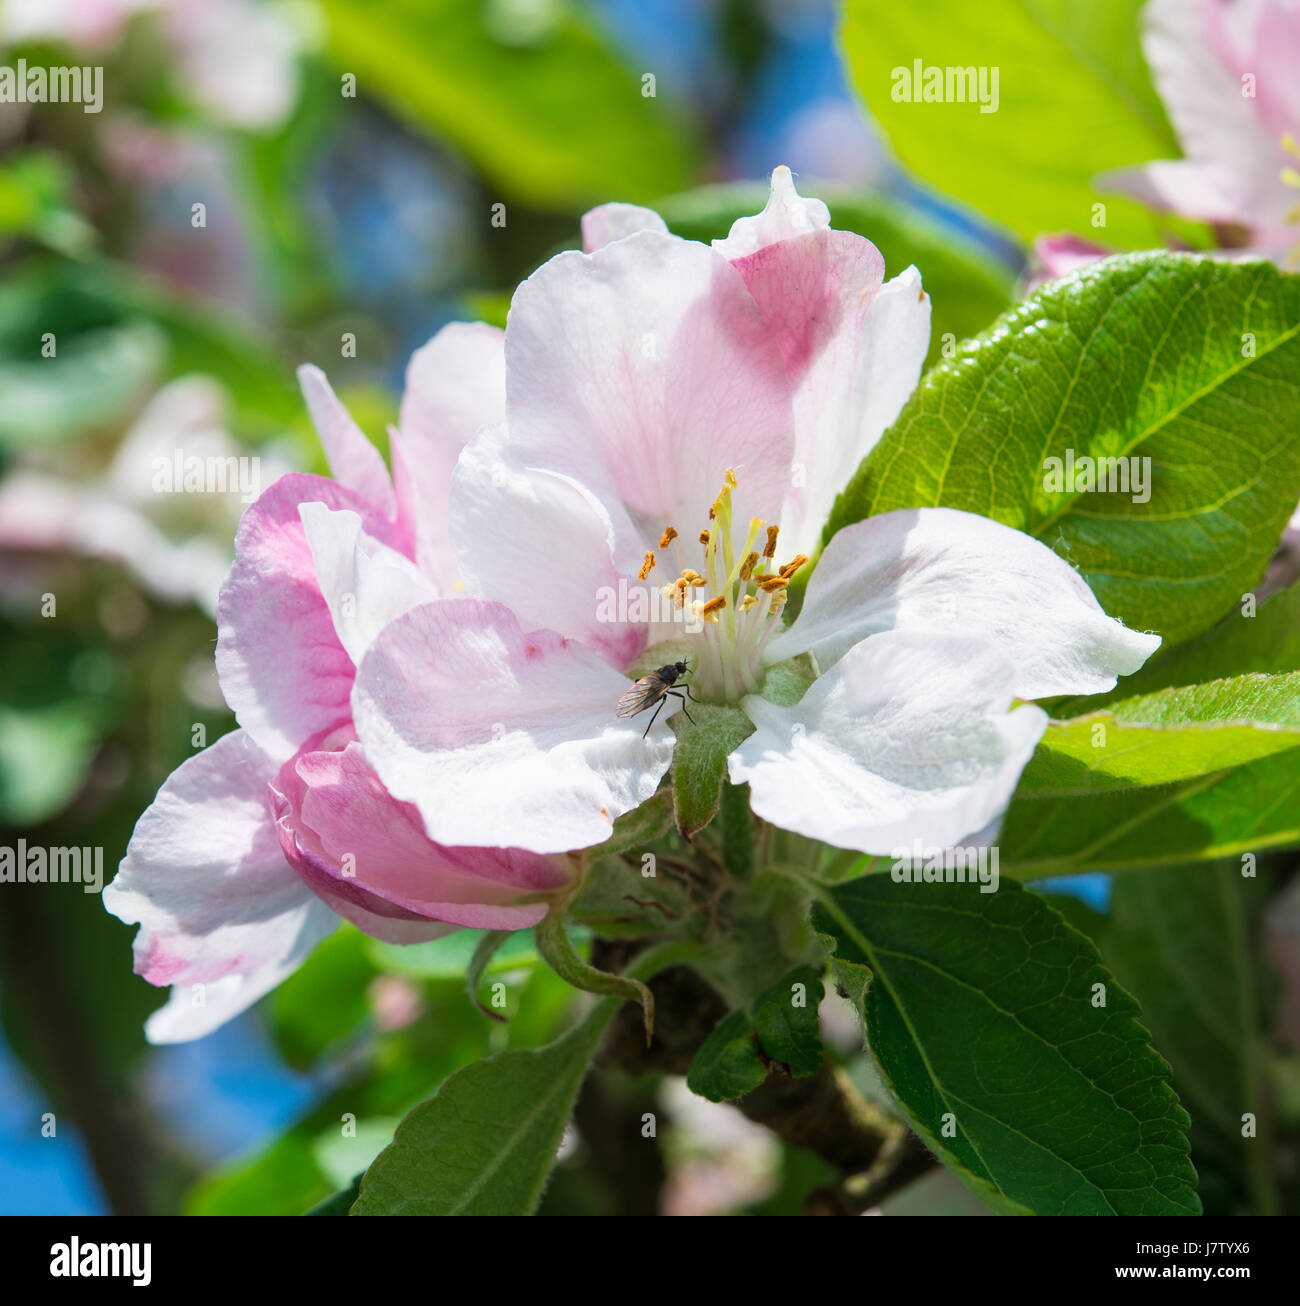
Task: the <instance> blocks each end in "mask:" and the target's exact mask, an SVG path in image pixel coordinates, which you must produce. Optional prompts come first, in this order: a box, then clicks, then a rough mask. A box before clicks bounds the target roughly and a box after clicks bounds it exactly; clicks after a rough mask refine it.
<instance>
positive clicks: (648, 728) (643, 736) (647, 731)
mask: <svg viewBox="0 0 1300 1306" xmlns="http://www.w3.org/2000/svg"><path fill="white" fill-rule="evenodd" d="M649 706H650V704H649V703H647V704H646V707H649ZM663 707H664V699H662V698H661V699H660V700H659V706H658V707H657V708H655V715H654V716H652V717H651V718H650V726H652V725H654V723H655V716H658V715H659V713H660V712H662V711H663ZM650 726H646V728H645V735H642V736H641V738H642V739H644V738H645V737H646V735H648V734H649V733H650Z"/></svg>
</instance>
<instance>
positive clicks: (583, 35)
mask: <svg viewBox="0 0 1300 1306" xmlns="http://www.w3.org/2000/svg"><path fill="white" fill-rule="evenodd" d="M322 7H323V9H324V11H325V16H326V18H327V20H328V23H329V35H330V46H331V48H332V50H333V52H334V55H335V61H336V63H337V65H338V67H339V68H340V69H341V70H342V71H344V72H351V73H354V74H355V75H356V78H357V89H358V92H359V93H360V94H361V95H367V96H374V97H376V98H377V99H379V100H382V101H384V102H385V103H387V104H388V105H389V106H390V107H391V108H392V109H393V110H394V112H396V113H398V114H400V115H401V116H402V117H404V118H406V119H407V120H409V121H411V122H412V123H414V124H415V125H416V126H417V127H420V128H424V129H430V130H432V131H433V132H434V133H436V134H437V135H439V136H442V137H445V138H446V139H448V140H450V141H451V142H452V143H454V144H455V145H456V146H457V147H459V148H460V149H461V150H463V151H464V152H465V153H466V154H467V155H469V157H470V158H471V159H472V160H473V161H474V162H475V164H476V165H477V166H478V167H479V168H481V169H482V171H483V172H484V173H485V174H486V176H487V177H488V179H489V181H490V182H492V183H493V184H494V185H495V186H498V187H500V189H501V191H502V193H503V194H504V195H505V196H507V197H514V198H517V199H519V200H522V201H524V202H526V203H529V204H534V205H537V206H539V207H544V208H560V209H563V208H569V207H571V206H572V205H575V204H578V203H582V202H587V201H593V202H601V201H605V200H612V199H619V200H633V201H635V200H642V201H644V200H647V199H650V198H652V197H653V196H654V195H657V194H659V193H660V192H661V191H662V190H663V189H664V188H665V187H669V188H676V187H678V186H680V185H682V184H683V183H684V182H685V181H686V180H687V179H688V177H689V175H690V173H691V171H692V168H693V153H694V151H693V148H692V147H691V146H690V145H689V144H688V142H687V138H686V136H685V134H684V132H683V131H682V130H681V128H680V126H679V125H678V124H677V123H676V122H675V121H674V119H673V117H672V114H671V111H670V110H669V109H668V108H667V107H666V106H667V103H668V97H667V96H666V95H660V94H655V95H643V94H642V82H641V75H640V72H639V71H637V72H633V70H631V69H630V68H627V67H625V66H624V65H623V64H622V63H621V62H620V61H619V60H618V59H617V58H616V57H615V56H614V55H613V54H612V53H611V52H610V50H609V49H608V48H607V47H606V45H605V44H604V42H603V41H602V40H601V39H600V38H599V37H598V36H597V35H596V34H595V32H594V31H593V30H592V29H591V28H590V27H589V26H588V25H587V24H586V22H585V21H584V19H583V17H582V13H581V11H580V10H579V9H578V8H576V7H575V6H572V5H570V4H566V3H560V4H548V5H545V6H540V5H539V6H529V7H528V10H529V15H530V16H532V17H535V18H536V19H537V23H536V26H535V28H530V27H529V26H528V25H527V24H525V23H524V22H523V21H522V20H521V15H522V12H523V11H522V8H521V7H517V6H506V5H467V4H464V3H462V0H323V5H322ZM512 14H513V15H514V16H513V17H511V15H512ZM494 15H496V17H495V18H494ZM656 90H658V88H656ZM595 106H598V108H597V107H595ZM494 198H495V197H494ZM487 218H488V214H487V212H486V208H485V210H484V221H485V222H486V221H487Z"/></svg>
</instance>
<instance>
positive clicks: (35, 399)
mask: <svg viewBox="0 0 1300 1306" xmlns="http://www.w3.org/2000/svg"><path fill="white" fill-rule="evenodd" d="M46 333H50V334H52V335H53V336H54V348H55V350H56V352H55V355H54V357H52V358H45V357H43V356H42V352H41V350H42V340H43V337H44V336H45V334H46ZM192 372H200V373H204V374H206V375H208V376H213V377H215V378H216V379H217V380H219V381H221V382H222V383H223V384H224V385H225V386H226V387H227V388H228V390H229V392H230V394H231V396H232V398H233V399H234V402H235V407H236V416H237V418H238V420H239V421H240V423H242V424H243V425H244V426H246V427H247V428H248V429H249V430H250V431H254V432H255V433H257V434H259V435H265V434H272V433H275V434H279V430H280V424H281V423H283V422H286V421H288V420H289V419H290V418H292V417H294V416H296V415H297V414H298V413H299V411H300V409H301V401H300V400H298V399H297V397H296V391H295V389H294V387H293V385H292V371H291V369H290V368H289V367H288V365H287V364H286V363H284V362H283V360H279V359H277V358H276V355H275V352H274V350H272V349H271V348H269V346H268V345H267V344H266V342H265V341H263V340H261V339H259V338H258V336H257V333H256V332H252V331H250V329H249V327H248V325H247V324H246V323H236V322H235V321H234V320H233V319H231V318H230V317H229V316H228V315H226V314H223V313H222V312H221V311H220V310H218V309H216V308H214V307H213V306H212V305H206V306H204V307H203V308H202V309H196V308H194V307H193V306H191V305H189V304H187V303H185V302H184V301H183V300H181V299H180V298H178V297H176V296H173V295H171V294H169V293H167V292H166V291H164V290H160V289H159V288H158V287H156V286H154V285H152V284H151V283H149V282H148V281H146V280H145V279H143V278H142V277H140V276H138V275H136V274H133V273H130V272H127V271H125V270H124V269H122V268H120V267H118V266H116V265H114V264H111V263H107V262H97V263H75V264H71V263H61V262H57V261H48V262H46V261H42V262H40V263H32V264H29V265H27V266H25V267H24V269H23V271H22V272H21V273H20V274H18V275H15V276H12V277H10V278H9V280H7V282H6V283H5V285H4V286H3V288H0V394H3V395H4V396H5V402H4V404H3V405H0V447H3V446H4V445H6V444H10V443H19V442H23V443H39V442H43V441H54V440H64V439H71V438H75V437H77V436H79V435H81V434H84V433H85V432H87V431H91V430H94V429H96V428H98V427H102V426H109V425H121V424H122V423H124V422H125V421H126V420H127V419H128V418H129V417H130V416H131V415H132V414H133V413H134V411H135V409H136V407H137V406H138V405H139V404H140V402H141V401H142V400H143V399H144V397H145V396H146V395H147V394H148V393H149V392H150V391H151V390H153V389H154V388H155V387H156V386H157V385H158V384H159V383H160V382H162V381H165V380H167V379H169V378H171V377H176V376H180V375H183V374H188V373H192Z"/></svg>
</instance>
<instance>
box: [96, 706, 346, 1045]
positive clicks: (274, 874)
mask: <svg viewBox="0 0 1300 1306" xmlns="http://www.w3.org/2000/svg"><path fill="white" fill-rule="evenodd" d="M274 775H275V766H274V764H273V763H272V761H271V759H270V758H268V757H267V756H266V755H265V754H264V753H262V752H261V750H259V749H258V748H257V746H256V745H255V744H254V743H253V741H252V740H251V739H250V738H249V737H248V735H247V734H246V733H245V732H244V731H242V730H236V731H234V732H233V733H231V734H228V735H225V736H223V737H222V738H221V739H219V740H217V742H216V743H215V744H213V745H212V746H211V747H210V748H207V749H205V750H204V751H203V752H201V753H199V754H197V755H196V756H195V757H192V758H190V759H189V760H188V761H186V762H184V763H183V764H182V765H181V766H180V767H179V768H177V770H176V771H174V772H173V773H172V775H171V776H170V777H169V778H168V780H167V781H166V783H165V784H164V785H163V787H162V788H161V789H160V790H159V791H158V796H157V797H156V798H155V799H154V801H153V804H152V805H151V806H150V807H149V809H148V810H147V811H146V812H145V814H144V815H143V816H142V817H141V818H140V820H139V822H138V823H137V825H136V828H135V833H134V834H133V835H132V836H131V842H130V845H129V846H128V848H127V850H126V856H125V857H124V858H123V860H122V864H121V867H120V868H119V870H118V873H117V876H116V877H115V878H114V880H113V882H112V883H111V884H109V885H108V886H107V887H106V888H105V889H104V893H103V898H104V905H105V907H106V908H107V909H108V910H109V911H110V912H112V913H113V915H115V916H117V917H119V918H120V919H122V920H124V921H126V922H127V924H136V923H139V925H140V927H141V928H140V930H139V931H138V933H137V934H136V937H135V945H134V953H135V969H136V972H137V974H140V975H143V976H144V978H145V979H147V980H148V981H149V983H151V984H171V985H174V986H175V988H174V989H173V993H172V999H171V1001H170V1002H169V1003H168V1004H167V1005H166V1006H165V1007H163V1008H162V1009H161V1010H160V1011H157V1012H155V1013H154V1014H153V1015H152V1016H151V1017H150V1020H149V1023H148V1025H147V1026H146V1033H147V1035H148V1037H149V1038H150V1040H151V1041H152V1042H155V1043H163V1042H166V1043H170V1042H177V1041H182V1040H185V1039H191V1038H199V1037H201V1036H202V1035H204V1034H206V1033H209V1032H210V1031H211V1030H213V1029H216V1028H217V1026H219V1025H221V1024H224V1023H225V1021H227V1020H229V1019H230V1018H231V1017H232V1016H235V1015H237V1014H238V1013H239V1012H240V1011H243V1010H244V1009H245V1008H246V1007H248V1006H250V1005H251V1004H252V1003H254V1002H256V1001H257V999H258V998H259V997H261V996H262V994H264V993H266V992H268V991H269V990H270V989H272V988H274V987H275V985H277V984H278V983H279V982H280V981H281V980H282V979H283V978H284V977H285V976H286V975H288V974H290V973H291V972H292V971H293V970H295V969H296V968H297V966H298V965H299V963H300V962H301V961H302V960H303V958H304V957H306V955H307V954H308V952H310V951H311V949H312V948H313V947H314V946H315V944H316V943H317V942H318V941H319V940H320V939H322V938H323V937H324V936H325V935H326V934H328V933H329V932H330V931H331V930H332V929H333V928H334V927H335V925H337V923H338V921H337V918H336V917H335V916H334V913H333V912H331V911H330V910H329V908H328V907H326V906H325V905H324V904H323V903H322V902H320V901H319V900H318V899H317V898H316V897H315V896H314V895H313V894H312V892H311V891H310V890H309V889H308V888H307V886H306V885H304V884H303V882H302V880H301V879H299V877H298V876H297V874H295V872H294V871H293V869H292V867H290V866H289V864H288V863H287V862H286V861H285V859H284V855H283V853H281V851H280V844H279V841H278V839H277V838H276V832H275V824H274V822H273V821H272V819H271V813H270V809H269V807H268V804H267V790H266V786H267V782H268V780H270V779H271V778H272V777H273V776H274ZM196 986H197V987H196Z"/></svg>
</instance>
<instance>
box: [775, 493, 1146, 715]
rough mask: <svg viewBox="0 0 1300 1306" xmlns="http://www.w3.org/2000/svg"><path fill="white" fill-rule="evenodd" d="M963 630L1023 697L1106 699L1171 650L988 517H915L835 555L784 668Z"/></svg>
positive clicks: (836, 548)
mask: <svg viewBox="0 0 1300 1306" xmlns="http://www.w3.org/2000/svg"><path fill="white" fill-rule="evenodd" d="M893 629H900V630H912V631H918V632H920V633H926V632H930V633H933V634H935V635H945V634H952V633H954V632H960V633H963V634H965V635H967V636H968V637H969V638H971V639H975V640H980V641H983V642H988V643H991V644H993V645H994V646H995V647H996V648H998V649H999V650H1001V652H1002V653H1003V654H1004V656H1005V657H1006V658H1007V659H1008V661H1009V662H1010V663H1011V664H1012V666H1013V667H1014V668H1015V682H1014V686H1013V687H1014V689H1015V692H1016V694H1017V695H1018V696H1019V697H1021V698H1043V697H1047V696H1050V695H1055V694H1096V693H1101V692H1103V691H1105V690H1108V689H1113V688H1114V687H1115V681H1116V677H1117V676H1120V675H1125V676H1126V675H1130V674H1132V673H1133V672H1134V671H1136V670H1137V669H1138V668H1139V667H1140V666H1141V665H1142V664H1143V663H1144V662H1145V661H1146V660H1147V658H1149V657H1150V656H1151V654H1152V653H1154V652H1155V650H1156V649H1157V648H1158V647H1159V646H1160V637H1159V636H1158V635H1148V634H1144V633H1142V632H1140V631H1136V630H1129V629H1127V627H1125V626H1123V625H1122V624H1121V623H1120V622H1118V621H1115V620H1113V619H1112V618H1110V617H1108V616H1107V615H1106V614H1105V612H1103V611H1102V608H1101V605H1100V604H1099V603H1098V602H1097V600H1096V598H1095V597H1094V595H1093V593H1092V591H1091V590H1090V589H1089V588H1088V586H1087V584H1086V582H1085V581H1084V579H1083V578H1082V577H1081V576H1080V575H1079V573H1078V572H1076V571H1075V570H1074V568H1073V567H1071V566H1070V565H1069V563H1067V562H1066V561H1065V560H1064V559H1062V558H1060V557H1058V556H1057V555H1056V554H1055V553H1053V552H1052V550H1051V549H1049V548H1048V547H1047V546H1046V545H1045V544H1040V543H1039V542H1038V541H1037V540H1035V539H1033V538H1032V537H1031V536H1028V535H1025V534H1024V533H1023V532H1021V531H1017V530H1013V529H1012V528H1011V527H1010V526H1003V525H1000V524H999V523H998V522H995V521H992V520H991V519H990V518H988V517H981V516H978V515H977V514H975V513H968V512H958V511H956V510H954V509H952V508H906V509H900V510H898V511H897V512H887V513H882V514H881V515H880V516H879V517H868V518H867V519H866V520H865V521H860V522H855V523H854V524H853V525H852V526H846V527H845V528H844V529H843V530H842V531H840V532H838V533H837V534H836V535H835V536H834V537H833V538H832V540H831V542H830V543H829V544H828V545H827V546H826V549H825V551H824V552H823V553H822V556H821V558H820V560H819V561H818V563H817V569H816V570H815V571H814V572H813V576H812V579H811V581H809V583H808V592H807V594H806V595H805V597H804V603H803V608H802V609H801V611H800V613H799V616H798V618H797V619H796V621H795V623H794V625H793V626H791V628H790V629H789V630H787V631H785V632H784V633H783V634H781V635H778V636H777V637H776V638H775V639H774V640H773V641H772V642H771V644H770V645H769V646H768V651H767V660H768V661H769V662H779V661H782V660H784V659H785V658H790V657H794V656H796V655H797V654H799V653H803V652H806V651H808V650H811V651H812V652H813V653H814V654H815V656H816V658H817V662H818V664H819V666H820V667H821V668H822V670H826V669H827V668H828V667H830V666H831V665H832V664H833V663H834V662H835V661H836V659H838V658H840V657H842V656H843V655H844V654H845V653H846V652H847V651H848V650H849V649H850V648H851V647H852V646H853V645H854V644H856V643H857V642H858V641H859V640H861V639H863V638H865V637H866V636H868V635H871V634H874V633H876V632H878V631H885V630H893Z"/></svg>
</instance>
